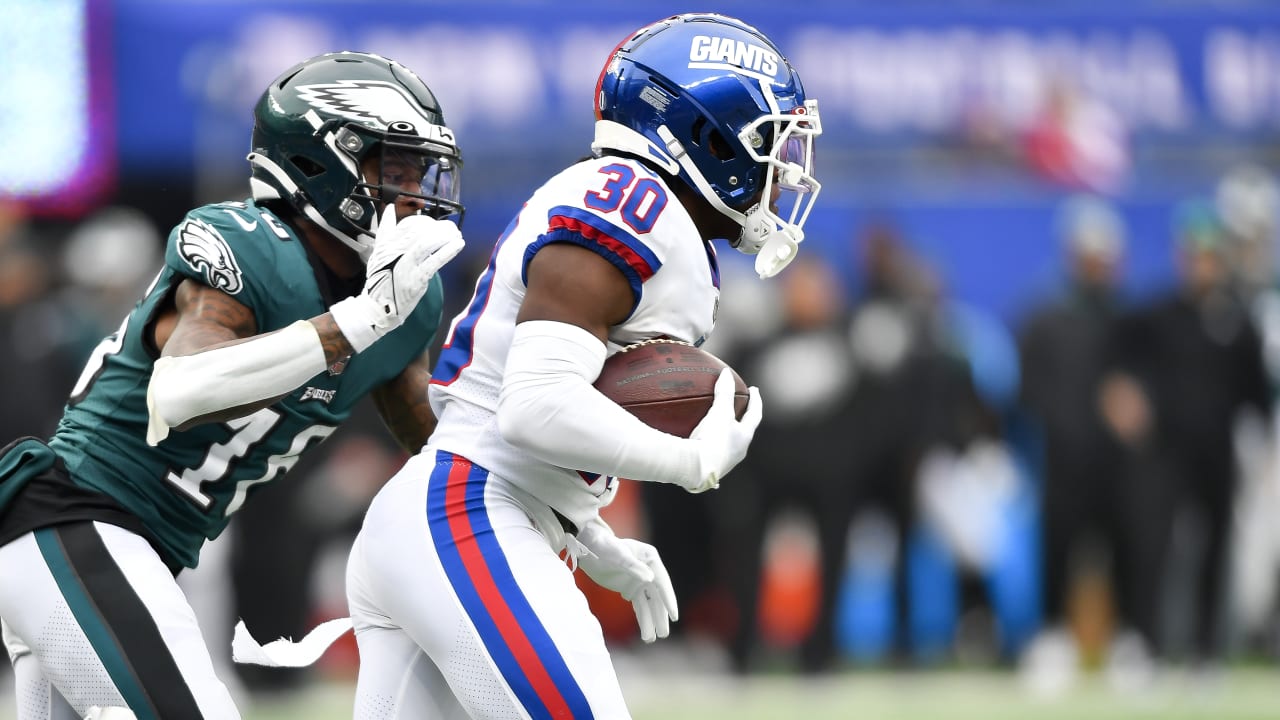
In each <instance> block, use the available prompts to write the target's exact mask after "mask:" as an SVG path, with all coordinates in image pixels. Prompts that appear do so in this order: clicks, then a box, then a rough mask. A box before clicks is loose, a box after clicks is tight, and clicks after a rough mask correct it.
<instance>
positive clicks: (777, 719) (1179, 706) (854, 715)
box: [0, 667, 1280, 720]
mask: <svg viewBox="0 0 1280 720" xmlns="http://www.w3.org/2000/svg"><path fill="white" fill-rule="evenodd" d="M620 672H622V673H623V686H624V689H625V691H626V693H627V697H628V699H629V701H630V704H631V709H632V712H633V714H634V717H635V720H695V719H696V720H790V719H791V718H795V719H796V720H837V719H840V720H844V719H846V718H848V719H851V720H852V719H856V720H1146V719H1148V718H1149V719H1151V720H1155V719H1156V718H1159V720H1264V719H1265V720H1275V719H1276V718H1280V669H1277V668H1248V669H1236V670H1232V671H1230V672H1227V673H1225V674H1223V675H1221V676H1220V677H1217V678H1215V679H1214V680H1212V681H1200V682H1189V681H1187V680H1186V679H1180V678H1178V677H1176V676H1169V677H1164V678H1162V679H1160V680H1158V681H1157V682H1156V683H1155V684H1154V685H1153V686H1152V687H1151V688H1150V689H1148V690H1146V691H1144V692H1142V693H1138V694H1131V695H1125V694H1119V693H1116V692H1113V691H1112V690H1111V689H1110V688H1109V687H1108V686H1107V685H1106V684H1105V683H1104V682H1103V681H1102V680H1101V679H1095V678H1087V679H1085V680H1083V681H1082V682H1081V683H1079V684H1077V686H1076V687H1075V688H1074V689H1073V690H1071V691H1069V692H1067V693H1066V694H1064V695H1062V696H1061V697H1057V698H1052V699H1051V698H1045V697H1035V696H1033V695H1031V694H1029V693H1028V692H1027V691H1026V690H1024V689H1023V688H1022V687H1021V686H1020V685H1019V683H1018V681H1017V678H1016V676H1014V675H1013V674H1011V673H1009V672H1003V671H973V672H957V671H923V672H916V673H888V672H880V671H875V672H870V671H868V672H849V673H845V674H841V675H836V676H832V677H828V678H823V679H820V680H813V679H809V680H802V679H799V678H796V677H793V676H781V675H778V676H773V675H767V676H757V677H751V678H748V679H736V678H730V677H726V676H723V675H718V674H697V673H694V674H690V673H680V674H669V673H652V672H650V673H644V674H640V675H636V674H627V670H626V669H625V668H622V667H620ZM351 695H352V687H351V686H350V685H348V684H345V683H333V684H323V685H316V686H313V687H312V688H310V689H309V690H307V691H305V692H304V693H302V694H300V695H298V696H296V697H292V698H290V699H288V700H273V701H270V702H267V701H258V702H256V703H253V704H250V705H249V706H248V707H247V708H246V710H245V719H246V720H304V719H305V720H339V719H340V718H350V717H351ZM4 701H5V705H4V707H3V709H0V720H12V719H13V717H14V715H13V712H14V710H13V702H12V699H11V698H9V697H5V698H4Z"/></svg>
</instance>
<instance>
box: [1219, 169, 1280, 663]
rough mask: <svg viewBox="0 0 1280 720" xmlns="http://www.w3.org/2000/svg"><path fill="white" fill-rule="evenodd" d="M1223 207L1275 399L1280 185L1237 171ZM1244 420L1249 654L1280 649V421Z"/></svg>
mask: <svg viewBox="0 0 1280 720" xmlns="http://www.w3.org/2000/svg"><path fill="white" fill-rule="evenodd" d="M1214 200H1215V207H1216V208H1217V210H1218V213H1219V214H1220V215H1221V217H1222V225H1223V230H1224V234H1225V238H1226V243H1227V249H1228V257H1229V258H1230V260H1231V271H1232V277H1233V279H1234V282H1235V286H1236V289H1237V292H1238V293H1239V295H1240V297H1241V298H1242V299H1243V300H1244V301H1245V302H1246V303H1248V306H1249V309H1250V311H1251V313H1252V315H1253V319H1254V322H1255V324H1256V325H1257V328H1258V332H1259V334H1260V336H1261V339H1262V347H1263V358H1264V361H1265V365H1266V368H1267V375H1268V379H1269V380H1270V387H1271V394H1272V397H1273V398H1275V396H1276V395H1277V393H1280V283H1278V282H1277V280H1278V278H1277V277H1276V254H1277V251H1278V250H1280V245H1278V244H1277V243H1278V242H1280V237H1277V229H1278V228H1277V225H1278V224H1280V183H1277V181H1276V178H1275V177H1274V176H1273V175H1272V173H1271V172H1270V171H1269V170H1267V169H1266V168H1263V167H1261V166H1259V165H1254V164H1251V163H1246V164H1241V165H1237V166H1234V167H1232V168H1230V169H1229V170H1228V171H1227V172H1226V173H1225V174H1224V175H1223V176H1222V177H1221V178H1220V179H1219V181H1218V186H1217V192H1216V195H1215V198H1214ZM1270 420H1271V427H1270V428H1268V427H1267V426H1266V423H1263V422H1242V423H1239V424H1238V425H1237V426H1236V428H1235V430H1236V432H1235V441H1236V455H1237V462H1238V463H1239V465H1240V470H1241V478H1240V489H1239V491H1238V494H1237V498H1236V509H1237V510H1236V525H1235V538H1234V540H1233V543H1232V545H1233V547H1234V560H1235V565H1234V572H1233V576H1234V577H1235V581H1234V583H1233V590H1234V592H1233V598H1234V602H1233V610H1234V612H1235V619H1236V623H1235V625H1236V630H1237V637H1238V639H1239V640H1240V641H1242V642H1243V644H1244V645H1245V649H1247V650H1261V651H1263V652H1265V653H1266V654H1268V655H1271V656H1274V655H1275V654H1276V653H1277V652H1280V616H1278V614H1280V606H1278V604H1277V595H1278V591H1280V525H1277V523H1276V522H1275V518H1276V517H1277V516H1280V436H1277V431H1280V422H1277V421H1276V418H1275V417H1274V415H1273V417H1272V418H1271V419H1270Z"/></svg>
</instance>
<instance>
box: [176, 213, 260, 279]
mask: <svg viewBox="0 0 1280 720" xmlns="http://www.w3.org/2000/svg"><path fill="white" fill-rule="evenodd" d="M178 257H181V258H182V260H183V262H185V263H186V264H187V265H189V266H190V267H191V269H192V270H195V271H196V272H198V273H201V274H203V275H204V278H205V281H206V282H208V283H209V286H210V287H215V288H217V289H219V290H221V291H223V292H225V293H227V294H228V295H235V294H236V293H238V292H240V291H241V290H242V289H244V276H243V274H242V273H241V272H240V266H239V265H238V264H237V263H236V258H235V255H232V254H231V246H230V245H228V244H227V241H226V239H224V238H223V237H222V234H221V233H219V232H218V230H217V228H215V227H214V226H212V225H210V224H209V223H207V222H205V221H203V220H197V219H191V220H187V221H186V222H185V223H183V224H182V227H181V228H179V230H178Z"/></svg>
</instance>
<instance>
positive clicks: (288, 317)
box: [49, 202, 443, 567]
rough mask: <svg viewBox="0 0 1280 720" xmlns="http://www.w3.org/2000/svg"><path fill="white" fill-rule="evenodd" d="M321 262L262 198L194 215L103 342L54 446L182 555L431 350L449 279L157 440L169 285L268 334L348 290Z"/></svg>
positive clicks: (76, 472) (73, 469) (78, 474)
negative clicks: (338, 359)
mask: <svg viewBox="0 0 1280 720" xmlns="http://www.w3.org/2000/svg"><path fill="white" fill-rule="evenodd" d="M313 262H314V263H315V264H316V265H318V261H313V260H312V259H311V257H310V256H309V254H308V252H307V248H306V246H305V245H304V244H303V243H302V241H301V240H300V239H299V237H298V235H297V234H296V233H295V232H294V231H293V230H292V229H291V228H290V227H289V226H288V225H286V224H284V223H283V222H281V221H280V220H279V219H278V218H277V217H275V216H274V215H273V214H272V213H271V212H270V211H269V210H267V209H266V208H263V207H259V206H258V205H255V204H254V203H253V202H248V203H220V204H215V205H206V206H204V207H201V208H197V209H196V210H193V211H192V212H190V213H188V214H187V216H186V217H185V218H184V219H183V221H182V222H181V223H179V224H178V226H177V227H176V228H174V230H173V232H172V233H171V234H170V235H169V239H168V244H167V247H166V251H165V264H164V268H163V269H162V270H161V271H160V274H159V276H158V277H157V278H156V279H155V281H154V282H153V283H152V285H151V287H150V289H149V290H148V291H147V293H146V295H145V297H143V299H142V300H141V301H140V302H139V303H138V304H137V305H136V306H135V307H134V309H133V311H132V312H131V313H130V314H129V316H128V317H127V318H125V321H124V323H123V324H122V325H121V326H120V329H119V330H117V331H116V333H115V334H113V335H111V336H109V337H107V338H106V339H105V340H104V341H103V342H102V343H101V344H100V345H99V346H98V347H97V349H95V350H94V352H93V354H92V355H91V357H90V359H89V362H88V364H87V366H86V367H85V370H84V372H83V373H82V374H81V376H80V380H79V381H78V382H77V383H76V386H75V389H74V390H73V391H72V396H71V399H70V400H69V401H68V404H67V408H66V411H65V413H64V414H63V417H62V422H61V423H60V424H59V426H58V429H57V432H56V433H55V435H54V437H53V439H52V440H51V441H50V443H49V446H50V447H52V448H53V449H54V451H55V452H56V453H57V454H58V456H59V457H60V458H61V459H62V461H63V462H64V463H65V464H66V467H67V471H68V472H69V473H70V475H71V478H72V480H73V481H74V482H75V483H77V484H79V485H83V486H86V487H89V488H91V489H93V490H96V491H98V492H101V493H104V494H106V495H108V496H110V497H111V498H113V499H115V500H116V501H117V502H119V503H120V504H121V505H123V506H124V507H125V509H127V510H128V511H130V512H132V513H134V514H136V515H137V516H138V517H139V518H141V519H142V521H143V522H144V523H145V525H146V526H147V528H148V529H149V530H150V532H151V534H152V536H153V537H154V538H155V540H156V541H157V542H158V543H159V544H160V545H161V546H162V548H163V549H164V550H165V551H166V553H167V554H168V555H169V556H170V557H171V559H172V560H174V561H177V562H179V563H181V564H182V565H185V566H187V567H195V566H196V562H197V561H198V559H199V553H200V548H201V546H202V545H203V544H204V541H205V539H206V538H209V539H212V538H215V537H217V536H218V534H219V533H221V532H222V530H223V529H224V528H225V527H226V525H227V522H228V520H229V518H230V516H231V514H232V513H234V512H235V511H236V510H238V509H239V508H240V507H241V506H242V505H243V504H244V502H245V501H246V500H247V499H248V498H249V496H250V495H252V494H253V493H254V491H255V490H256V489H257V488H259V487H260V486H262V485H263V484H264V483H267V482H270V481H271V480H274V479H276V478H278V477H281V476H282V475H284V473H285V472H286V471H288V470H289V468H291V467H292V466H293V465H294V464H295V463H296V462H297V461H298V458H299V457H300V456H301V455H302V453H303V452H305V451H306V450H307V449H308V448H311V447H313V446H315V445H316V444H317V443H319V442H320V441H322V440H323V439H324V438H326V437H328V436H329V435H330V434H331V433H332V432H333V431H334V430H336V429H337V427H338V426H339V425H340V424H341V423H342V422H343V421H344V420H346V419H347V417H349V416H350V414H351V412H352V410H353V409H354V407H355V405H356V403H357V402H358V401H359V400H360V399H361V398H363V397H364V396H365V395H367V394H368V393H369V392H370V391H371V390H372V389H374V388H375V387H377V386H379V385H381V384H383V383H385V382H387V381H388V380H391V379H392V378H394V377H396V376H397V375H399V374H400V372H401V371H402V370H403V369H404V368H405V366H406V365H408V364H409V363H410V362H411V361H413V360H414V359H416V358H417V357H419V356H420V355H421V354H422V353H423V352H425V351H426V349H427V346H428V344H429V343H430V342H431V338H432V336H433V335H434V334H435V332H436V328H437V326H438V325H439V322H440V315H441V311H442V307H443V290H442V288H441V284H440V280H439V278H438V277H437V278H436V279H433V280H432V282H431V286H430V288H429V289H428V291H427V294H426V295H425V296H424V297H423V299H422V300H421V301H420V302H419V303H418V306H417V307H416V308H415V309H414V311H413V313H412V314H411V315H410V316H409V317H408V318H407V319H406V320H405V323H404V325H402V326H401V327H399V328H397V329H396V330H393V331H392V332H390V333H388V334H387V335H386V336H385V337H383V338H381V339H380V340H378V341H377V342H376V343H374V344H373V345H372V346H371V347H369V348H368V349H367V350H365V351H364V352H362V353H359V354H358V355H355V356H353V357H351V358H350V359H349V360H348V361H347V362H345V363H335V365H334V366H331V367H330V368H329V369H328V370H327V371H326V372H322V373H320V374H319V375H316V376H315V377H313V378H311V379H310V380H308V381H306V382H305V383H303V384H302V386H301V387H299V388H297V389H296V390H294V391H293V392H292V393H290V394H289V395H287V396H286V397H284V398H283V399H281V400H279V401H277V402H276V403H275V404H273V405H271V406H270V407H267V408H263V409H261V410H258V411H257V412H255V413H253V414H251V415H248V416H246V417H243V418H239V419H236V420H232V421H229V422H223V423H208V424H204V425H199V426H196V427H194V428H192V429H190V430H185V431H173V432H171V433H170V435H169V437H168V438H167V439H165V440H163V441H162V442H161V443H160V444H159V445H158V446H156V447H151V446H149V445H147V443H146V432H147V400H146V396H147V383H148V382H149V380H150V378H151V368H152V363H153V362H154V360H155V359H156V357H157V356H158V351H157V349H156V348H155V347H154V346H153V341H152V338H151V337H150V333H149V332H148V331H147V327H148V325H149V323H150V322H151V321H152V319H153V318H154V317H155V316H156V314H157V312H158V311H159V310H160V309H161V307H162V306H163V303H164V302H165V301H166V298H167V297H168V296H169V294H170V293H171V291H172V289H173V288H174V287H175V286H176V285H177V284H178V283H179V282H181V281H182V280H184V279H188V278H190V279H193V280H195V281H197V282H200V283H204V284H206V285H209V286H211V287H214V288H218V289H219V290H222V291H223V292H225V293H227V294H228V295H230V296H231V297H233V298H235V299H236V300H237V301H239V302H240V303H242V304H244V305H245V306H246V307H248V308H250V309H251V310H252V311H253V314H254V318H255V319H256V320H257V327H258V332H261V333H265V332H270V331H273V330H279V329H280V328H283V327H285V326H286V325H289V324H290V323H293V322H295V321H297V320H300V319H307V318H312V317H315V316H317V315H321V314H323V313H325V312H327V310H328V307H329V305H330V304H332V303H333V301H335V300H338V299H341V298H335V297H328V296H327V295H328V290H327V285H326V284H325V282H324V281H323V280H320V279H318V278H322V277H325V275H324V273H323V272H317V270H316V269H314V268H313Z"/></svg>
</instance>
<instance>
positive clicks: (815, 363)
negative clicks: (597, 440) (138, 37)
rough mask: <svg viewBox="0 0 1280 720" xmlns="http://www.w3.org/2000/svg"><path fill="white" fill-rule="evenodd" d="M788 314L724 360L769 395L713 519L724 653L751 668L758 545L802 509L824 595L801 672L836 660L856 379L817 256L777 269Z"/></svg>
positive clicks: (842, 314) (828, 277) (841, 318)
mask: <svg viewBox="0 0 1280 720" xmlns="http://www.w3.org/2000/svg"><path fill="white" fill-rule="evenodd" d="M780 278H781V280H782V283H781V305H782V308H783V316H784V320H783V323H782V327H781V328H780V329H779V330H777V332H776V334H773V335H770V336H767V337H764V338H760V339H758V340H757V341H756V342H754V343H752V342H747V343H745V344H743V345H740V346H739V347H737V348H736V349H735V350H734V354H733V355H727V356H726V360H727V361H729V362H730V364H732V365H733V366H734V367H736V368H738V369H739V371H740V372H741V374H742V376H743V377H745V378H751V382H752V383H754V384H757V385H758V386H759V387H760V389H761V394H762V395H764V394H767V395H768V396H769V402H770V410H769V417H768V418H766V419H765V420H763V421H762V422H761V425H760V427H759V429H758V430H757V431H756V433H757V434H756V439H755V440H754V441H753V443H752V447H751V452H750V453H749V454H748V455H747V458H746V459H745V460H744V461H743V464H742V466H741V469H740V470H739V472H741V473H742V474H743V475H744V477H746V478H748V479H749V480H750V482H746V481H743V482H740V483H739V484H738V486H737V491H736V492H734V493H728V494H726V493H721V494H718V495H717V496H716V497H715V498H713V501H714V502H715V504H716V515H717V523H718V524H719V525H720V526H721V528H722V530H721V532H722V533H723V537H725V538H726V539H727V541H726V542H725V543H724V547H726V548H733V552H732V553H729V554H727V555H726V557H725V562H726V563H727V565H726V567H727V568H728V572H727V584H728V586H729V587H730V589H731V592H732V593H733V595H734V597H735V601H736V605H737V609H738V613H739V616H738V630H737V632H736V633H735V634H734V636H733V638H732V640H731V642H730V659H731V662H732V665H733V668H734V669H735V670H737V671H739V672H741V671H745V670H747V669H749V667H750V663H751V656H752V654H753V651H754V650H755V649H756V645H757V643H758V641H759V637H758V634H757V628H756V616H757V613H758V609H759V592H758V591H759V587H760V579H761V570H762V561H763V558H764V544H765V537H766V534H767V531H768V529H769V526H770V523H771V522H772V521H775V520H777V519H778V517H779V516H780V514H781V513H782V512H784V511H787V510H794V509H797V508H799V509H801V510H803V512H805V513H806V514H807V515H808V516H809V517H810V518H812V519H813V520H814V523H815V525H816V529H817V534H818V545H819V552H820V554H821V560H820V563H821V565H820V567H821V571H822V594H821V600H820V606H819V610H818V618H817V622H816V627H815V628H814V629H813V630H812V632H811V633H810V634H809V636H808V638H807V639H806V640H805V641H804V642H803V644H802V646H801V648H800V663H801V666H802V668H803V669H804V670H806V671H815V672H816V671H823V670H828V669H831V668H832V666H833V664H834V662H835V660H836V651H835V637H834V630H833V618H834V613H835V594H836V589H837V587H838V578H839V574H840V570H841V569H842V568H843V565H844V548H845V541H846V533H847V530H848V525H849V522H848V521H849V515H848V513H849V507H850V504H851V500H850V496H849V492H850V489H851V488H850V476H851V472H852V471H851V468H850V463H851V461H852V454H851V451H850V448H851V445H852V444H854V443H857V442H860V440H858V439H857V438H858V436H857V434H856V433H855V432H854V431H853V428H852V427H851V424H850V423H851V415H850V413H851V404H850V403H851V399H852V393H853V391H854V386H855V384H856V382H857V378H856V374H855V369H854V365H853V361H852V350H851V347H850V344H849V336H848V329H849V316H848V306H847V302H846V299H845V294H844V293H845V290H844V288H843V286H842V285H841V283H840V282H839V279H838V278H837V276H836V274H835V272H834V271H833V269H832V268H831V267H830V265H828V264H827V263H826V261H824V260H822V259H820V258H814V257H809V258H808V259H807V260H806V259H805V257H804V256H802V257H800V258H799V259H797V260H796V261H795V263H794V264H793V265H792V266H791V267H790V268H788V270H787V272H786V273H785V274H784V275H781V276H780Z"/></svg>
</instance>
